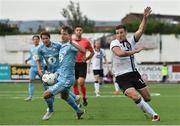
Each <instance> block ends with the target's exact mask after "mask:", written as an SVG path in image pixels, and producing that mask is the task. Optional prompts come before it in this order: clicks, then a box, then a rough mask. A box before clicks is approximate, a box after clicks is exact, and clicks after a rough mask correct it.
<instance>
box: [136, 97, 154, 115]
mask: <svg viewBox="0 0 180 126" xmlns="http://www.w3.org/2000/svg"><path fill="white" fill-rule="evenodd" d="M138 102H139V103H138ZM136 104H137V106H138V107H139V108H140V109H141V110H142V111H144V112H146V113H148V114H149V115H150V116H151V117H153V116H154V115H157V113H156V112H154V110H153V109H152V108H151V106H150V105H149V104H148V103H146V102H145V101H144V99H143V98H140V99H139V100H138V101H137V102H136Z"/></svg>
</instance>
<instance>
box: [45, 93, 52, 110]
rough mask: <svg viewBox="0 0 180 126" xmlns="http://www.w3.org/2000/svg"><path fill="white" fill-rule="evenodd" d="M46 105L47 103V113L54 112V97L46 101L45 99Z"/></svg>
mask: <svg viewBox="0 0 180 126" xmlns="http://www.w3.org/2000/svg"><path fill="white" fill-rule="evenodd" d="M45 101H46V103H47V106H48V108H49V112H54V107H53V104H54V96H52V97H50V98H48V99H45Z"/></svg>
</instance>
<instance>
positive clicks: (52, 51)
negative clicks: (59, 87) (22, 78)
mask: <svg viewBox="0 0 180 126" xmlns="http://www.w3.org/2000/svg"><path fill="white" fill-rule="evenodd" d="M40 37H41V40H42V42H43V44H42V45H40V46H39V48H38V57H43V59H44V60H45V61H46V64H47V71H48V72H51V73H55V72H56V71H57V69H58V68H59V51H60V48H61V44H60V43H59V42H58V43H54V42H51V41H50V34H49V33H48V32H41V34H40ZM37 64H38V72H39V74H40V75H41V77H42V76H43V70H42V69H41V65H40V62H39V61H38V60H37ZM47 88H48V86H47V85H46V84H44V89H45V90H47ZM70 95H71V96H72V97H73V98H74V99H76V96H75V95H74V94H73V93H72V92H70ZM77 100H78V99H77ZM46 103H47V105H48V109H47V112H46V114H45V115H44V116H43V118H42V119H43V120H48V119H50V117H51V116H52V114H53V112H54V108H53V103H54V97H51V98H49V99H46Z"/></svg>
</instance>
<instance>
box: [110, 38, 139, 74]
mask: <svg viewBox="0 0 180 126" xmlns="http://www.w3.org/2000/svg"><path fill="white" fill-rule="evenodd" d="M135 42H136V41H135V38H134V36H132V37H131V38H130V39H127V40H125V41H119V40H117V39H115V40H113V41H112V42H111V44H110V50H111V53H112V70H113V74H114V75H115V77H116V76H119V75H122V74H125V73H128V72H133V71H136V67H135V62H134V55H131V56H126V57H119V56H117V55H115V54H114V53H113V52H112V49H113V48H114V47H119V48H121V50H124V51H130V50H133V49H134V46H135Z"/></svg>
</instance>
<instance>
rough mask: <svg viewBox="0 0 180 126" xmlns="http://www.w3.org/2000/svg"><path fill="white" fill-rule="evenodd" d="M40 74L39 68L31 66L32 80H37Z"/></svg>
mask: <svg viewBox="0 0 180 126" xmlns="http://www.w3.org/2000/svg"><path fill="white" fill-rule="evenodd" d="M37 75H38V76H39V74H38V70H37V67H35V66H34V67H32V66H31V68H30V71H29V79H30V80H35V78H36V76H37Z"/></svg>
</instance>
